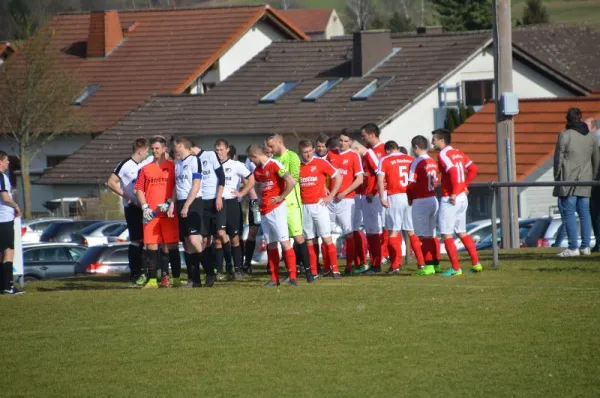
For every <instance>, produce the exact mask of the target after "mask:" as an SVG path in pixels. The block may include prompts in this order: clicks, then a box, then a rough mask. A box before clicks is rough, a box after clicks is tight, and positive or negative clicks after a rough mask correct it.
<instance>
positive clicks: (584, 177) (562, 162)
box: [553, 108, 600, 257]
mask: <svg viewBox="0 0 600 398" xmlns="http://www.w3.org/2000/svg"><path fill="white" fill-rule="evenodd" d="M566 119H567V125H566V128H565V130H564V131H563V132H562V133H560V134H559V136H558V140H557V143H556V149H555V151H554V181H574V182H575V181H591V180H593V179H594V177H595V174H596V171H597V170H598V164H599V160H600V154H599V152H598V145H597V143H596V137H595V135H594V134H590V131H589V128H588V126H587V125H586V124H585V123H584V122H583V121H582V118H581V110H579V109H578V108H570V109H569V110H568V111H567V117H566ZM591 193H592V188H591V187H574V186H562V187H554V192H553V195H554V196H556V197H558V208H559V210H560V215H561V218H562V220H563V223H564V224H565V226H566V230H567V237H568V240H569V247H568V248H567V249H565V250H564V251H562V252H561V253H559V254H558V256H559V257H573V256H579V255H580V254H583V255H589V254H590V252H591V250H590V240H591V229H592V225H591V216H590V196H591ZM575 212H577V214H578V215H579V219H580V221H581V247H578V244H577V238H578V231H577V219H576V216H575Z"/></svg>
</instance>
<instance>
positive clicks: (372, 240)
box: [367, 234, 382, 268]
mask: <svg viewBox="0 0 600 398" xmlns="http://www.w3.org/2000/svg"><path fill="white" fill-rule="evenodd" d="M381 241H382V237H381V234H377V235H367V243H368V245H369V252H370V253H371V261H372V266H373V267H374V268H381Z"/></svg>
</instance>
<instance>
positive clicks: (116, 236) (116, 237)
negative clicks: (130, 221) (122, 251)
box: [106, 224, 130, 243]
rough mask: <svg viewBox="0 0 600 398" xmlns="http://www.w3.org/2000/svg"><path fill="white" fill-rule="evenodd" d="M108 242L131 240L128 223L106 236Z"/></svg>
mask: <svg viewBox="0 0 600 398" xmlns="http://www.w3.org/2000/svg"><path fill="white" fill-rule="evenodd" d="M106 239H107V243H127V242H130V239H129V229H127V224H125V225H123V226H120V227H119V228H117V229H116V230H114V231H112V232H111V233H110V234H108V236H107V237H106Z"/></svg>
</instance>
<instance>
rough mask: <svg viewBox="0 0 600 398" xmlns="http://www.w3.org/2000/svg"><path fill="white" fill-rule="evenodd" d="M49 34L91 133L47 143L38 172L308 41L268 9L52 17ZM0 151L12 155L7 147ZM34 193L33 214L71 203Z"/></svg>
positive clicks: (54, 194) (53, 193)
mask: <svg viewBox="0 0 600 398" xmlns="http://www.w3.org/2000/svg"><path fill="white" fill-rule="evenodd" d="M47 28H49V29H51V30H52V31H53V32H54V35H53V39H52V42H51V45H50V50H51V51H53V52H54V53H55V54H57V55H58V60H59V61H58V64H59V66H60V67H61V68H64V69H67V70H69V72H72V75H73V76H74V78H75V79H76V81H77V82H78V83H79V84H80V85H81V95H79V96H78V98H76V99H75V100H74V105H73V107H74V108H76V111H77V112H80V113H81V114H82V115H83V117H84V118H85V120H86V121H87V125H88V126H89V127H88V129H87V131H78V132H73V133H71V134H68V135H64V136H61V137H60V138H58V139H56V140H55V141H52V142H50V143H48V145H47V146H46V147H45V148H44V150H43V151H42V153H41V154H40V156H38V157H37V158H36V159H35V160H34V161H33V163H32V165H31V169H32V170H39V171H40V172H41V171H43V170H44V169H46V168H47V167H52V166H56V165H57V164H58V163H59V162H60V161H62V160H63V159H65V158H66V157H67V156H69V155H71V154H72V153H73V152H75V151H76V150H78V149H79V148H81V147H82V146H83V145H85V144H86V143H87V142H89V141H90V140H91V139H92V137H96V136H98V135H101V134H102V133H103V132H104V131H106V130H108V129H110V128H111V127H112V126H113V125H115V124H116V123H117V122H118V121H119V120H121V119H123V118H124V117H126V116H127V115H128V114H129V113H130V112H132V111H133V110H135V109H136V108H138V107H139V106H140V105H142V104H143V103H144V102H145V101H147V100H148V99H150V98H151V97H152V95H154V94H189V95H200V94H205V93H207V92H208V91H210V90H211V89H213V88H215V87H217V86H219V85H220V84H221V83H223V82H224V81H226V79H228V78H229V77H230V76H231V75H232V74H233V73H234V72H235V71H237V70H238V69H239V68H240V67H242V66H243V65H244V64H245V63H246V62H248V61H249V60H251V59H252V58H253V57H254V56H255V55H256V54H258V53H259V52H260V51H262V50H263V49H264V48H266V47H267V46H269V45H270V44H271V43H273V42H277V41H286V40H300V41H303V40H307V39H309V37H308V36H307V35H306V34H305V33H304V32H303V31H302V30H301V29H299V28H298V27H297V26H296V25H294V24H293V23H292V22H290V20H289V19H288V18H286V17H284V16H282V15H281V14H280V13H279V12H278V11H276V10H275V9H273V8H271V7H270V6H268V5H259V6H236V7H221V8H195V9H149V10H132V11H127V10H126V11H101V12H91V13H69V14H60V15H57V16H55V17H53V18H52V19H51V20H50V21H49V23H48V25H47ZM18 56H19V53H18V52H17V53H15V54H14V57H18ZM0 149H3V150H6V151H7V152H9V153H12V152H13V151H12V150H11V147H10V142H6V140H2V142H1V143H0ZM96 156H98V154H96V155H95V156H94V157H96ZM92 159H93V158H92ZM38 188H39V187H34V188H33V189H32V196H33V197H35V198H36V202H35V204H34V205H33V206H34V209H33V210H34V211H44V208H43V207H42V205H41V204H42V203H44V202H45V201H47V200H50V199H53V198H55V197H63V196H72V195H71V192H70V191H68V190H63V191H61V192H59V191H60V188H58V189H57V190H50V191H49V190H48V189H47V187H45V188H46V189H44V190H43V192H41V191H39V192H38Z"/></svg>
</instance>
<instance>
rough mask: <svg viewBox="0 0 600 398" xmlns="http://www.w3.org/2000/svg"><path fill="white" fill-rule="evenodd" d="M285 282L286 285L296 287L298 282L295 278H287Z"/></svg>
mask: <svg viewBox="0 0 600 398" xmlns="http://www.w3.org/2000/svg"><path fill="white" fill-rule="evenodd" d="M286 284H287V285H288V286H291V287H296V286H298V282H296V280H295V279H289V280H288V281H287V283H286Z"/></svg>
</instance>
